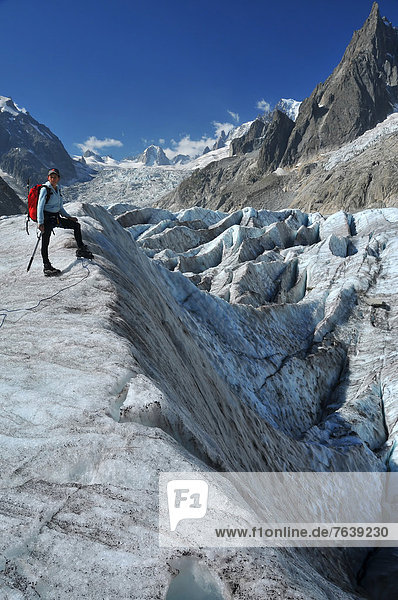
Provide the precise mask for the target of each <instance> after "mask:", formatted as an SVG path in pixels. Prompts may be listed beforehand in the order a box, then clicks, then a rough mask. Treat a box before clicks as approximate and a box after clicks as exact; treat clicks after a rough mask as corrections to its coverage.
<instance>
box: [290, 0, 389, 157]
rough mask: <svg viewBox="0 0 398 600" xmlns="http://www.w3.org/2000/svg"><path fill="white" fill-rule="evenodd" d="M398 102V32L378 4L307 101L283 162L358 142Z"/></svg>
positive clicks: (303, 105) (302, 108)
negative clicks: (328, 74)
mask: <svg viewBox="0 0 398 600" xmlns="http://www.w3.org/2000/svg"><path fill="white" fill-rule="evenodd" d="M397 102H398V31H397V30H396V29H394V28H393V27H392V26H391V24H390V23H388V22H387V23H386V22H385V20H383V19H382V18H381V17H380V13H379V7H378V4H377V3H376V2H375V3H374V4H373V7H372V11H371V13H370V15H369V17H368V19H367V20H366V21H365V23H364V25H363V27H362V28H361V29H360V30H359V31H356V32H355V33H354V35H353V37H352V40H351V42H350V44H349V45H348V47H347V49H346V51H345V53H344V56H343V58H342V60H341V62H340V64H339V65H338V66H337V67H336V68H335V70H334V71H333V73H332V74H331V75H330V76H329V77H328V79H327V80H326V81H325V82H324V83H320V84H318V85H317V87H316V88H315V90H314V91H313V92H312V94H311V96H310V97H309V98H307V99H306V100H304V102H303V103H302V104H301V106H300V111H299V114H298V117H297V121H296V125H295V127H294V129H293V131H292V134H291V137H290V139H289V143H288V145H287V148H286V152H285V155H284V157H283V160H282V165H289V164H294V162H295V161H297V159H298V158H299V157H302V156H304V157H308V156H311V155H316V154H317V153H318V152H319V150H321V149H334V148H337V147H339V146H341V145H342V144H344V143H347V142H350V141H352V140H354V139H355V138H357V137H358V136H360V135H362V134H363V133H364V132H365V131H367V130H368V129H371V128H372V127H375V126H376V125H377V123H379V122H381V121H383V120H384V119H385V118H386V117H387V116H388V114H390V113H391V112H392V111H393V106H394V105H395V104H397Z"/></svg>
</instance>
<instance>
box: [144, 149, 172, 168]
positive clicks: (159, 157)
mask: <svg viewBox="0 0 398 600" xmlns="http://www.w3.org/2000/svg"><path fill="white" fill-rule="evenodd" d="M138 159H139V160H140V161H141V162H143V163H144V164H145V165H147V166H149V167H152V166H155V165H169V164H170V160H169V159H168V158H167V156H166V154H165V153H164V151H163V149H162V148H161V147H160V146H155V145H153V144H151V145H150V146H148V148H146V149H145V150H144V152H143V153H142V154H141V155H140V156H139V157H138Z"/></svg>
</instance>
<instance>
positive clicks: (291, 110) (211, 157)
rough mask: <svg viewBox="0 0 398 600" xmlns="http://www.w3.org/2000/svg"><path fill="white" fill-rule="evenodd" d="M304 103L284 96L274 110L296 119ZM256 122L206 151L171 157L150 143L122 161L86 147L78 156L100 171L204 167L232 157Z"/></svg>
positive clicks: (235, 130)
mask: <svg viewBox="0 0 398 600" xmlns="http://www.w3.org/2000/svg"><path fill="white" fill-rule="evenodd" d="M300 104H301V102H298V101H297V100H293V99H291V98H290V99H286V98H282V99H281V100H279V102H278V103H277V104H276V106H275V110H276V109H277V110H279V111H281V112H283V113H285V114H286V115H287V116H288V117H289V118H290V119H291V120H292V121H295V120H296V118H297V115H298V111H299V108H300ZM269 114H270V113H268V112H267V113H265V114H264V115H263V117H262V118H264V119H265V120H266V119H267V118H269ZM254 122H255V121H248V122H247V123H242V124H241V125H238V126H237V127H234V128H233V129H231V131H229V132H228V133H226V132H225V131H223V130H222V131H221V132H220V134H219V136H218V138H217V139H215V140H214V143H213V144H212V145H210V146H206V147H205V148H204V149H203V151H202V152H201V153H199V154H197V155H195V156H189V155H187V154H177V155H176V156H173V157H169V156H167V154H166V152H165V151H164V149H163V148H162V147H161V146H158V145H155V144H151V145H150V146H148V147H147V148H146V149H145V150H144V151H143V152H142V153H141V154H138V155H137V156H131V157H127V158H124V159H122V160H120V161H118V160H116V159H114V158H113V157H112V156H100V155H99V154H97V153H95V152H93V151H92V150H86V151H85V152H84V154H83V155H82V156H75V157H74V158H75V160H78V161H79V162H80V163H82V164H83V165H87V166H89V167H91V168H93V169H97V170H101V169H103V168H117V167H121V168H140V167H173V166H175V167H176V168H178V169H179V168H182V167H183V166H184V167H186V168H187V169H192V170H194V169H197V168H202V167H204V166H206V165H207V164H209V163H210V162H214V161H218V160H221V159H223V158H226V157H227V156H229V155H230V154H231V152H232V150H231V148H232V146H231V143H232V141H233V140H235V139H237V138H240V137H242V136H244V135H245V134H246V133H247V132H248V131H249V129H250V127H251V126H252V125H253V123H254Z"/></svg>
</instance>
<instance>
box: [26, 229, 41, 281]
mask: <svg viewBox="0 0 398 600" xmlns="http://www.w3.org/2000/svg"><path fill="white" fill-rule="evenodd" d="M40 240H41V232H40V234H39V235H38V236H37V242H36V246H35V249H34V250H33V254H32V256H31V258H30V261H29V264H28V268H27V269H26V270H27V271H29V269H30V267H31V266H32V262H33V259H34V257H35V254H36V250H37V246H38V245H39V242H40Z"/></svg>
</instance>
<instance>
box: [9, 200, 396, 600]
mask: <svg viewBox="0 0 398 600" xmlns="http://www.w3.org/2000/svg"><path fill="white" fill-rule="evenodd" d="M126 209H127V210H126ZM68 211H69V212H70V213H71V214H76V215H77V216H78V217H79V220H80V222H81V223H82V228H83V233H84V239H85V240H87V243H88V244H89V245H90V247H91V249H92V250H93V252H94V254H95V259H94V260H93V261H92V262H89V261H79V260H76V259H75V257H74V250H73V246H74V242H73V241H72V238H71V235H70V233H69V232H67V231H63V230H61V231H57V232H56V235H55V237H53V239H52V242H51V246H50V249H51V257H52V260H53V262H54V264H56V266H57V267H59V268H61V269H62V271H63V273H62V276H61V277H60V278H54V279H51V280H48V279H45V278H44V277H43V275H42V271H41V265H40V260H39V258H36V260H35V262H34V263H33V266H32V268H31V271H30V272H29V273H26V263H27V262H28V259H29V256H30V254H31V251H32V249H33V245H34V239H32V236H30V237H28V236H26V234H25V232H24V220H23V217H22V216H12V217H2V218H0V233H1V235H0V252H1V255H2V257H3V260H2V262H1V265H0V281H1V306H0V337H1V356H2V371H1V375H0V390H1V399H2V403H1V434H0V435H1V443H2V453H1V471H0V472H1V489H0V507H1V509H0V510H1V514H2V520H1V531H2V535H1V536H0V543H1V547H0V570H1V579H0V591H1V594H2V597H4V598H8V597H9V598H15V599H18V600H19V599H25V598H28V599H29V600H30V599H36V598H45V599H48V600H50V599H51V600H53V599H55V598H65V597H75V598H79V599H80V598H82V599H84V598H108V597H111V596H116V597H117V598H120V599H126V600H127V598H130V599H131V598H137V599H138V598H139V599H141V600H145V599H148V600H149V599H155V598H159V599H160V598H166V597H167V598H168V600H173V599H174V600H175V599H176V598H178V594H180V597H181V595H183V594H184V593H187V590H189V589H191V588H192V589H193V585H194V584H193V583H192V582H193V581H194V582H195V586H197V587H198V588H199V591H196V592H195V593H197V594H199V597H201V596H200V594H202V596H204V594H205V593H207V592H208V593H209V594H210V593H211V594H213V597H214V598H216V597H218V598H223V599H229V598H240V599H242V600H243V599H246V598H252V599H254V600H256V599H257V598H258V599H259V600H260V598H261V599H263V598H264V597H271V598H274V597H275V598H276V597H284V598H292V599H297V600H298V599H299V598H300V599H303V598H306V599H314V600H318V599H319V600H321V599H322V600H323V599H326V598H334V599H342V600H343V599H351V598H361V597H364V591H363V587H362V588H361V587H360V584H362V586H365V587H366V586H367V588H366V589H368V591H369V590H370V592H369V593H373V592H372V590H373V591H374V590H376V589H377V590H379V591H380V590H383V589H384V596H383V598H389V597H391V598H392V597H393V596H388V593H389V588H388V586H389V585H390V584H389V583H388V581H387V582H384V583H383V582H382V581H381V580H380V577H382V575H383V573H385V572H386V571H387V570H388V568H389V569H390V570H391V568H392V567H391V566H390V567H387V566H386V565H385V564H384V566H383V568H382V569H381V570H380V567H377V568H375V569H374V570H373V571H372V560H373V562H374V564H375V565H376V566H377V564H378V561H379V563H380V561H382V557H383V554H382V552H379V553H376V554H375V556H374V557H373V559H372V558H369V560H368V566H367V572H366V574H365V575H362V579H360V578H359V575H358V574H359V573H360V569H361V565H362V564H363V561H364V559H365V553H364V551H363V550H355V551H354V550H352V549H344V548H343V549H321V550H319V551H318V550H311V551H308V550H300V549H291V548H287V549H278V548H266V549H250V548H247V549H245V548H240V549H239V550H238V551H237V550H233V551H232V550H228V549H227V550H225V549H217V548H213V549H204V548H202V549H197V550H194V551H193V550H191V551H187V550H184V549H183V548H181V549H180V550H176V549H173V550H170V549H168V548H160V547H159V544H158V510H159V507H158V478H159V474H160V473H164V472H170V471H176V472H195V471H197V472H202V471H248V472H257V471H278V470H281V471H286V470H291V471H332V472H333V471H381V472H383V471H387V470H391V471H396V470H397V467H398V448H397V443H396V441H397V434H398V425H397V424H398V415H397V412H398V409H397V403H396V396H397V392H398V390H397V375H396V373H397V360H398V347H397V344H398V341H397V340H398V338H397V307H396V301H395V300H396V297H397V285H398V267H397V255H398V244H397V235H396V234H397V228H398V209H394V208H390V209H378V210H377V209H374V210H365V211H362V212H360V213H356V214H355V215H351V214H348V213H345V212H343V211H341V212H339V213H336V214H334V215H331V216H329V217H324V216H322V215H321V214H319V213H313V214H306V213H303V212H302V211H299V210H286V211H274V212H271V211H256V210H254V209H252V208H250V207H247V208H245V209H242V210H240V211H236V212H235V213H232V214H231V215H227V214H225V213H221V212H217V211H210V210H208V209H201V208H192V209H190V210H188V211H187V210H186V211H181V212H179V213H173V212H171V211H161V210H159V209H156V208H150V207H149V208H148V207H147V208H145V209H143V208H134V207H131V206H130V207H128V205H124V206H121V207H120V210H118V207H117V206H115V207H114V214H115V217H114V216H112V214H110V212H109V211H107V210H105V208H104V207H103V206H99V205H93V204H84V203H74V204H69V205H68ZM122 225H123V226H122ZM253 274H254V275H257V276H254V275H253ZM383 569H384V570H383ZM177 576H178V579H177ZM389 581H394V571H393V574H392V575H391V577H390V580H389ZM382 586H384V588H383V587H382ZM178 587H179V591H178ZM206 590H207V591H206ZM374 597H377V596H374Z"/></svg>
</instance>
